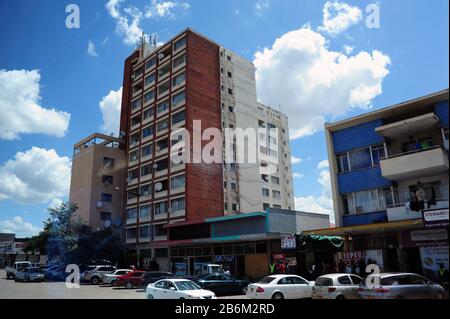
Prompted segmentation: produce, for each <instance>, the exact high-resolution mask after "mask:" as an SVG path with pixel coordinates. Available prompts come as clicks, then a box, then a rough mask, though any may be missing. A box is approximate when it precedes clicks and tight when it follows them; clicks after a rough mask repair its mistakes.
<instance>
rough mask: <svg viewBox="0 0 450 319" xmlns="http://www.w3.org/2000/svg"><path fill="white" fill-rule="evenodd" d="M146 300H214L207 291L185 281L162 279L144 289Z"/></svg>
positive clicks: (212, 294)
mask: <svg viewBox="0 0 450 319" xmlns="http://www.w3.org/2000/svg"><path fill="white" fill-rule="evenodd" d="M145 297H146V298H147V299H216V295H215V294H214V293H213V292H212V291H209V290H205V289H202V288H201V287H200V286H199V285H197V284H196V283H195V282H193V281H191V280H187V279H162V280H158V281H157V282H155V283H153V284H149V285H148V286H147V288H146V289H145Z"/></svg>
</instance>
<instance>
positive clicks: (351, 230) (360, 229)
mask: <svg viewBox="0 0 450 319" xmlns="http://www.w3.org/2000/svg"><path fill="white" fill-rule="evenodd" d="M422 227H423V221H422V219H409V220H399V221H392V222H384V223H374V224H368V225H357V226H346V227H335V228H325V229H316V230H308V231H304V232H302V234H303V235H321V236H348V235H359V234H360V235H364V234H371V233H378V232H393V231H399V230H407V229H417V228H422Z"/></svg>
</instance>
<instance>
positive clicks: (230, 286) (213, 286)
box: [195, 273, 250, 295]
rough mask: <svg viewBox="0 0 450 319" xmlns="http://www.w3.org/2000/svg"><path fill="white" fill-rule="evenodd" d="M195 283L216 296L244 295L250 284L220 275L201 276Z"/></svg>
mask: <svg viewBox="0 0 450 319" xmlns="http://www.w3.org/2000/svg"><path fill="white" fill-rule="evenodd" d="M195 282H196V283H197V284H198V285H199V286H200V287H202V288H203V289H208V290H211V291H212V292H214V293H215V294H216V295H236V294H237V295H240V294H244V295H245V294H246V293H247V286H248V284H250V282H249V281H247V280H239V279H236V278H233V277H231V276H229V275H226V274H222V273H216V274H210V275H203V276H200V277H198V278H197V279H196V280H195Z"/></svg>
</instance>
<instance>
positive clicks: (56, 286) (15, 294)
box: [0, 270, 247, 299]
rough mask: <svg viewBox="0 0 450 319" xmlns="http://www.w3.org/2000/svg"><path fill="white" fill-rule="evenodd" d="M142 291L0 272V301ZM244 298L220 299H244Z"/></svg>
mask: <svg viewBox="0 0 450 319" xmlns="http://www.w3.org/2000/svg"><path fill="white" fill-rule="evenodd" d="M144 298H145V294H144V289H125V288H112V287H111V286H102V285H100V286H95V285H90V284H81V285H80V288H72V289H69V288H67V287H66V284H65V283H64V282H26V283H23V282H15V281H14V280H7V279H6V274H5V272H4V271H3V270H0V299H144ZM246 298H247V297H245V296H230V297H220V299H246Z"/></svg>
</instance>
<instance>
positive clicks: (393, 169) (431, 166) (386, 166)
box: [380, 146, 449, 181]
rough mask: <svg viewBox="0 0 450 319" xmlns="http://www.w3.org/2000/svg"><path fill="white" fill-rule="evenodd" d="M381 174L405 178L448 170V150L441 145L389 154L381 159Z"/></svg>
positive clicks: (387, 176) (394, 178)
mask: <svg viewBox="0 0 450 319" xmlns="http://www.w3.org/2000/svg"><path fill="white" fill-rule="evenodd" d="M380 165H381V175H382V176H383V177H385V178H387V179H390V180H396V181H398V180H405V179H413V178H420V177H424V176H430V175H434V174H440V173H445V172H448V168H449V166H448V157H447V152H446V151H445V150H444V149H443V148H441V147H440V146H434V147H430V148H427V149H423V150H417V151H413V152H408V153H401V154H397V155H392V156H389V157H388V158H385V159H382V160H381V161H380Z"/></svg>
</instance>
